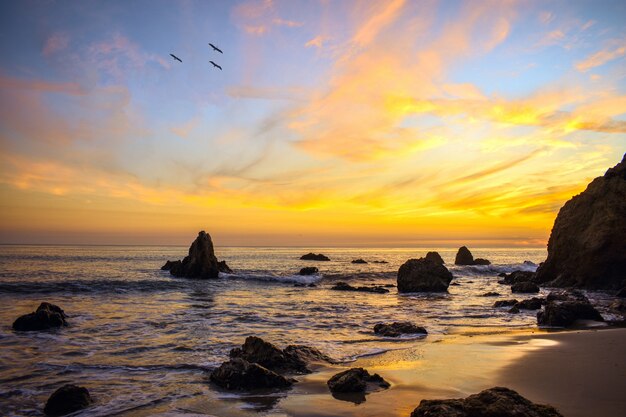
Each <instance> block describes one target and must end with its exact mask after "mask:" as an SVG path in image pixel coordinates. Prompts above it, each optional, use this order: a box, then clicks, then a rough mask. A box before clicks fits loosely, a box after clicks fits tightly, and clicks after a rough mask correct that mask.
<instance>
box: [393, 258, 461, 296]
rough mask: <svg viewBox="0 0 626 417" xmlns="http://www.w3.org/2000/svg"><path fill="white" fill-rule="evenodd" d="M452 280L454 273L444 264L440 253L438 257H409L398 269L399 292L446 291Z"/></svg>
mask: <svg viewBox="0 0 626 417" xmlns="http://www.w3.org/2000/svg"><path fill="white" fill-rule="evenodd" d="M431 253H434V254H437V253H436V252H431ZM437 258H438V259H437ZM439 260H441V263H440V261H439ZM451 281H452V273H451V272H450V271H448V268H446V267H445V266H444V265H443V260H442V259H441V257H440V256H439V254H437V257H435V256H434V255H431V256H430V257H429V258H419V259H409V260H408V261H406V262H405V263H404V264H402V266H400V269H399V270H398V278H397V284H398V292H401V293H407V292H445V291H447V290H448V286H449V285H450V282H451Z"/></svg>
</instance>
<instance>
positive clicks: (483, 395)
mask: <svg viewBox="0 0 626 417" xmlns="http://www.w3.org/2000/svg"><path fill="white" fill-rule="evenodd" d="M411 417H563V416H562V415H561V414H560V413H559V412H558V411H557V410H556V408H554V407H552V406H549V405H540V404H535V403H533V402H531V401H529V400H527V399H526V398H524V397H522V396H521V395H519V394H518V393H517V392H515V391H513V390H511V389H508V388H504V387H494V388H490V389H487V390H484V391H481V392H480V393H478V394H474V395H470V396H469V397H467V398H465V399H451V400H422V401H421V402H420V405H419V406H418V407H417V408H416V409H415V410H413V412H412V413H411Z"/></svg>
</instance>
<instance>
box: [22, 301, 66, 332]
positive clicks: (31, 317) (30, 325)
mask: <svg viewBox="0 0 626 417" xmlns="http://www.w3.org/2000/svg"><path fill="white" fill-rule="evenodd" d="M66 318H67V316H66V315H65V312H64V311H63V310H62V309H61V307H59V306H57V305H54V304H50V303H46V302H43V303H41V304H39V307H37V310H35V311H33V312H32V313H29V314H25V315H23V316H20V317H18V318H17V319H16V320H15V321H14V322H13V330H17V331H37V330H47V329H52V328H56V327H62V326H67V322H66V321H65V319H66Z"/></svg>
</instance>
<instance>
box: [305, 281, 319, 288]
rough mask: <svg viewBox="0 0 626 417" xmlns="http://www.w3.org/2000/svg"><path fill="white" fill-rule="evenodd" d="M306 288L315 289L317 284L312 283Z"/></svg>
mask: <svg viewBox="0 0 626 417" xmlns="http://www.w3.org/2000/svg"><path fill="white" fill-rule="evenodd" d="M307 287H309V288H315V287H317V284H315V283H313V282H312V283H310V284H309V285H307Z"/></svg>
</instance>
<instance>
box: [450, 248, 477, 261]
mask: <svg viewBox="0 0 626 417" xmlns="http://www.w3.org/2000/svg"><path fill="white" fill-rule="evenodd" d="M454 264H455V265H474V256H473V255H472V252H470V250H469V249H467V247H466V246H461V247H460V248H459V251H458V252H457V253H456V258H454Z"/></svg>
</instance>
